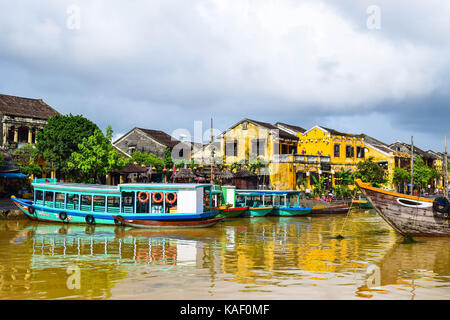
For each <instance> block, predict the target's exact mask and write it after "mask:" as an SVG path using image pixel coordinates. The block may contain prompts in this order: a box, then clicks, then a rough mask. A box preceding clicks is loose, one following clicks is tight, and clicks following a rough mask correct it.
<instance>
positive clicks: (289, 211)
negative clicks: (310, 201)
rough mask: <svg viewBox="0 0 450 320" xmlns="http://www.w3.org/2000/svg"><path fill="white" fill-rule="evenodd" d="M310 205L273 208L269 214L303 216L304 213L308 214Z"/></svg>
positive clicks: (310, 208)
mask: <svg viewBox="0 0 450 320" xmlns="http://www.w3.org/2000/svg"><path fill="white" fill-rule="evenodd" d="M312 209H313V208H312V207H306V208H301V207H297V208H282V207H281V208H280V207H277V208H275V209H274V210H273V211H272V213H271V214H270V215H272V216H278V217H296V216H304V215H306V214H310V213H311V210H312Z"/></svg>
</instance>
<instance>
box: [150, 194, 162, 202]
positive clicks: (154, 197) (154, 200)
mask: <svg viewBox="0 0 450 320" xmlns="http://www.w3.org/2000/svg"><path fill="white" fill-rule="evenodd" d="M158 194H159V196H160V198H159V199H157V198H156V195H158ZM163 199H164V195H163V193H162V192H155V193H153V195H152V200H153V202H154V203H161V202H163Z"/></svg>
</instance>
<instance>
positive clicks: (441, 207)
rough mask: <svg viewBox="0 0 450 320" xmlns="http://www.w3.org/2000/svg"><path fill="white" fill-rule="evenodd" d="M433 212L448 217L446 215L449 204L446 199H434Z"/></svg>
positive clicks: (439, 197)
mask: <svg viewBox="0 0 450 320" xmlns="http://www.w3.org/2000/svg"><path fill="white" fill-rule="evenodd" d="M433 210H434V211H437V212H439V213H443V214H446V216H448V213H449V212H450V203H449V202H448V199H447V198H446V197H444V196H438V197H436V199H434V201H433Z"/></svg>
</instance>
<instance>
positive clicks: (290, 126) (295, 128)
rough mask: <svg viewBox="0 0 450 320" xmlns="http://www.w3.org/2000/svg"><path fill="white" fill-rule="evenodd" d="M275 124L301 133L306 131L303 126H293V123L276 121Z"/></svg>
mask: <svg viewBox="0 0 450 320" xmlns="http://www.w3.org/2000/svg"><path fill="white" fill-rule="evenodd" d="M275 125H281V126H285V127H286V128H288V129H291V130H293V131H297V132H300V133H303V132H305V131H306V129H304V128H302V127H299V126H294V125H291V124H287V123H283V122H277V123H275Z"/></svg>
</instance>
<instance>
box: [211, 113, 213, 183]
mask: <svg viewBox="0 0 450 320" xmlns="http://www.w3.org/2000/svg"><path fill="white" fill-rule="evenodd" d="M213 142H214V138H213V118H212V117H211V183H213V179H214V144H213Z"/></svg>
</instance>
